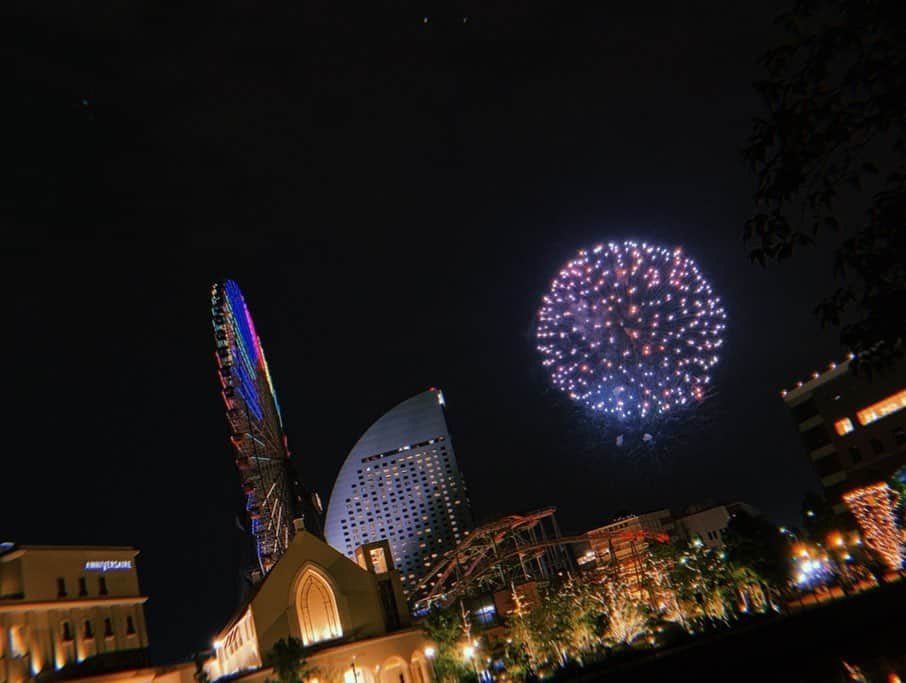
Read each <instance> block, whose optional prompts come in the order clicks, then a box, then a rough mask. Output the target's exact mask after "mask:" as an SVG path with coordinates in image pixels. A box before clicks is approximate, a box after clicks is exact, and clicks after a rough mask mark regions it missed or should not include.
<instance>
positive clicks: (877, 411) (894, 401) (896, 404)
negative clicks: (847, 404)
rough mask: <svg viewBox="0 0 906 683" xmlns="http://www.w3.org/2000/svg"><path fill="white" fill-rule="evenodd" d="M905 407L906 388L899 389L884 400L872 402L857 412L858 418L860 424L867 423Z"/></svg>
mask: <svg viewBox="0 0 906 683" xmlns="http://www.w3.org/2000/svg"><path fill="white" fill-rule="evenodd" d="M903 408H906V389H903V390H902V391H898V392H897V393H895V394H893V395H891V396H888V397H887V398H885V399H884V400H882V401H878V402H877V403H872V404H871V405H870V406H868V407H867V408H863V409H862V410H860V411H859V412H858V413H856V419H857V420H859V424H860V425H867V424H871V423H872V422H876V421H877V420H880V419H881V418H882V417H887V416H888V415H891V414H893V413H895V412H897V411H898V410H903Z"/></svg>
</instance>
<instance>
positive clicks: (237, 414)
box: [211, 280, 298, 574]
mask: <svg viewBox="0 0 906 683" xmlns="http://www.w3.org/2000/svg"><path fill="white" fill-rule="evenodd" d="M211 312H212V315H213V325H214V338H215V341H216V345H217V349H216V358H217V365H218V375H219V377H220V383H221V395H222V396H223V400H224V404H225V405H226V413H227V420H228V422H229V424H230V432H231V433H230V442H231V443H232V444H233V447H234V449H235V456H236V467H237V468H238V469H239V476H240V481H241V484H242V491H243V494H244V495H245V499H246V504H245V509H246V513H247V515H248V518H249V522H250V530H251V532H252V536H253V537H254V539H255V546H256V550H257V555H258V562H259V566H260V569H261V572H262V574H266V573H267V572H268V571H269V570H270V568H271V567H272V566H273V565H274V564H275V563H276V562H277V560H279V559H280V557H281V555H282V554H283V552H284V551H285V550H286V548H287V546H288V545H289V541H290V539H291V538H292V534H293V519H294V518H295V517H296V515H297V514H298V510H296V509H295V508H296V505H295V501H294V494H293V491H292V473H291V470H290V467H289V450H288V448H287V445H286V437H285V435H284V433H283V418H282V416H281V414H280V406H279V404H278V403H277V394H276V392H275V391H274V385H273V382H272V381H271V376H270V371H269V369H268V367H267V360H266V359H265V357H264V349H263V348H262V346H261V340H260V339H259V337H258V334H257V333H256V332H255V324H254V322H252V316H251V313H250V312H249V309H248V306H246V303H245V298H244V297H243V296H242V291H241V290H240V289H239V285H238V284H236V282H235V281H233V280H225V281H222V282H217V283H215V284H214V286H213V287H212V290H211Z"/></svg>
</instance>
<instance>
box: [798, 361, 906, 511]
mask: <svg viewBox="0 0 906 683" xmlns="http://www.w3.org/2000/svg"><path fill="white" fill-rule="evenodd" d="M850 363H851V361H850V360H847V361H845V362H844V363H841V364H839V365H837V364H831V365H830V366H829V367H828V368H827V370H825V371H824V372H822V373H818V372H815V373H814V374H813V375H812V378H811V379H810V380H808V381H806V382H799V383H798V384H797V386H796V387H794V388H792V389H790V390H785V391H783V392H781V393H782V396H783V400H784V402H785V403H786V405H787V407H788V408H789V410H790V413H791V415H792V418H793V422H794V423H795V425H796V429H797V430H798V431H799V434H800V436H801V439H802V443H803V445H804V447H805V450H806V453H807V455H808V458H809V461H810V462H811V463H812V466H813V467H814V468H815V471H816V473H817V474H818V477H819V478H820V479H821V485H822V486H823V488H824V493H825V496H826V498H827V500H828V502H829V503H830V504H831V505H832V506H833V509H834V512H836V513H841V512H844V511H845V510H846V504H845V503H844V502H843V495H844V494H845V493H847V492H848V491H852V490H853V489H857V488H860V487H864V486H870V485H872V484H876V483H878V482H881V481H886V480H888V479H890V477H891V476H892V475H893V474H894V473H895V472H897V470H899V469H900V468H901V467H903V466H904V465H906V359H901V360H900V361H899V362H898V363H896V365H895V366H894V367H893V368H891V369H889V370H887V371H884V372H880V373H878V372H875V373H873V374H872V376H871V377H869V376H868V375H867V374H865V373H860V374H855V373H853V372H852V371H851V369H850Z"/></svg>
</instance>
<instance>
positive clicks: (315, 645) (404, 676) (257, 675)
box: [206, 530, 433, 683]
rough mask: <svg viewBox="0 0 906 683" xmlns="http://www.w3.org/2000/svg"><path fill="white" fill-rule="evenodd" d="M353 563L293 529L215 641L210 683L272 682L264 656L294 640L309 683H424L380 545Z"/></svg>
mask: <svg viewBox="0 0 906 683" xmlns="http://www.w3.org/2000/svg"><path fill="white" fill-rule="evenodd" d="M356 558H357V562H353V561H352V560H350V559H349V558H347V557H345V556H344V555H342V554H341V553H339V552H338V551H336V550H334V549H333V548H332V547H331V546H329V545H328V544H327V543H325V542H324V541H322V540H321V539H319V538H317V537H316V536H314V535H312V534H311V533H309V532H307V531H304V530H298V531H297V532H296V535H295V537H294V538H293V540H292V542H291V543H290V546H289V548H288V549H287V551H286V553H285V554H284V555H283V556H282V557H281V558H280V561H279V562H278V563H277V564H276V565H275V566H274V567H273V569H271V571H270V572H269V573H268V575H267V577H266V578H265V579H264V581H262V583H261V584H260V585H259V586H258V587H257V589H256V591H255V592H254V593H253V594H252V595H251V596H250V598H249V599H248V601H247V602H246V604H245V605H243V606H242V608H241V609H240V610H239V611H238V612H237V613H236V615H235V616H234V617H233V619H231V620H230V622H229V623H227V625H226V626H225V627H224V629H223V630H222V631H221V632H220V633H219V634H218V635H217V639H216V640H215V643H214V648H215V657H214V658H213V659H211V660H210V661H209V662H208V663H207V666H206V668H207V672H208V675H209V676H210V678H211V679H212V680H216V679H218V678H221V677H224V676H231V677H235V678H238V679H241V680H243V681H248V682H249V683H259V681H264V680H265V679H266V678H268V677H270V678H272V677H273V674H272V672H271V670H270V669H269V668H267V667H266V666H265V664H266V662H267V653H268V652H269V651H270V650H271V649H272V648H273V646H274V644H275V643H276V642H277V641H279V640H282V639H286V638H290V637H292V638H297V639H298V640H299V641H301V642H302V644H303V645H304V646H305V648H306V650H307V652H306V656H305V658H306V662H307V663H308V665H309V666H311V667H314V669H315V670H316V673H315V674H313V675H312V677H311V678H310V683H431V682H432V680H433V677H432V675H431V667H430V664H429V662H428V661H427V659H426V658H425V655H424V652H425V648H426V646H427V645H428V643H427V641H426V640H425V637H424V635H423V632H422V630H421V629H420V628H417V627H413V626H412V625H411V621H410V617H409V612H408V610H407V607H406V601H405V597H404V595H403V591H402V587H401V584H400V579H399V575H398V573H397V571H396V570H395V568H394V564H393V558H392V557H391V555H390V547H389V544H388V543H387V542H386V541H381V542H377V543H371V544H368V545H365V546H362V547H361V548H359V549H358V551H357V553H356Z"/></svg>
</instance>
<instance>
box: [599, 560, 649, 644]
mask: <svg viewBox="0 0 906 683" xmlns="http://www.w3.org/2000/svg"><path fill="white" fill-rule="evenodd" d="M595 597H596V599H597V600H598V602H599V603H600V604H601V606H602V607H603V610H604V612H605V613H606V614H607V631H606V633H605V636H606V638H608V639H609V640H611V641H612V642H614V643H617V644H626V645H629V644H630V643H631V642H632V641H633V640H635V639H636V638H638V637H639V636H641V635H643V634H645V633H648V613H647V610H646V609H645V606H644V605H643V604H642V603H641V601H640V600H639V599H638V598H636V597H635V596H634V595H632V593H631V592H630V590H629V587H628V586H627V585H626V584H625V582H623V581H622V580H621V579H620V578H619V577H616V576H615V577H613V578H611V579H608V580H607V581H605V582H604V584H602V585H601V586H600V587H599V589H598V590H597V591H596V595H595Z"/></svg>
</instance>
